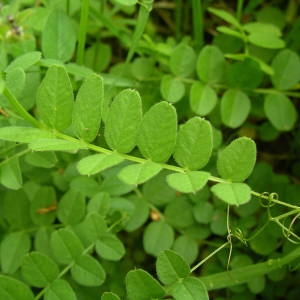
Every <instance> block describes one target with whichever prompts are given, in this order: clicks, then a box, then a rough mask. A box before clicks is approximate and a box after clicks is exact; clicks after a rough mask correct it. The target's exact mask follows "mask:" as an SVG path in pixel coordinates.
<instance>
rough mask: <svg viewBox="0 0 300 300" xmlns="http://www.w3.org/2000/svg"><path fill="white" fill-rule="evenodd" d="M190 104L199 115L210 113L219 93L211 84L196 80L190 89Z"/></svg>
mask: <svg viewBox="0 0 300 300" xmlns="http://www.w3.org/2000/svg"><path fill="white" fill-rule="evenodd" d="M189 100H190V106H191V109H192V111H193V112H194V113H195V114H197V115H199V116H206V115H208V114H209V113H210V112H211V111H212V110H213V109H214V108H215V106H216V104H217V100H218V98H217V93H216V92H215V90H214V89H213V88H212V87H211V86H210V85H209V84H203V83H202V82H200V81H196V82H194V83H193V84H192V86H191V89H190V97H189Z"/></svg>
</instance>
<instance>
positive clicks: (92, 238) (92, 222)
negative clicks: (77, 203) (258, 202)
mask: <svg viewBox="0 0 300 300" xmlns="http://www.w3.org/2000/svg"><path fill="white" fill-rule="evenodd" d="M78 226H79V227H80V236H83V237H84V239H85V240H86V241H87V244H88V245H90V244H91V243H95V242H96V241H97V240H98V239H99V238H101V237H102V236H103V235H104V234H106V232H107V225H106V222H105V219H104V217H103V216H102V215H100V214H99V213H97V212H91V213H89V214H88V215H87V216H86V218H85V219H84V221H83V222H82V223H80V224H79V225H78ZM77 229H78V228H77Z"/></svg>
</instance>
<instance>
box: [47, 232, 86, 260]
mask: <svg viewBox="0 0 300 300" xmlns="http://www.w3.org/2000/svg"><path fill="white" fill-rule="evenodd" d="M50 245H51V249H52V252H53V254H54V256H55V258H56V260H57V261H58V262H59V263H62V264H66V265H67V264H70V263H72V262H73V261H75V260H76V259H77V258H78V257H79V256H80V255H81V253H82V252H83V250H84V249H83V246H82V244H81V241H80V240H79V238H78V237H77V236H76V235H75V234H74V233H73V232H72V231H70V230H68V229H65V228H61V229H59V230H56V231H54V232H53V233H52V234H51V240H50Z"/></svg>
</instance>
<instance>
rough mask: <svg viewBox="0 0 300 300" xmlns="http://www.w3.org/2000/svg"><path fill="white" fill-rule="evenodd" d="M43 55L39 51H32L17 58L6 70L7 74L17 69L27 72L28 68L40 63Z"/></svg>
mask: <svg viewBox="0 0 300 300" xmlns="http://www.w3.org/2000/svg"><path fill="white" fill-rule="evenodd" d="M41 56H42V53H41V52H39V51H32V52H27V53H25V54H22V55H20V56H18V57H17V58H15V59H14V60H13V61H12V62H11V63H10V64H9V65H8V67H7V68H6V69H5V72H9V71H11V70H12V69H15V68H22V69H23V70H24V71H26V70H27V69H28V68H30V67H31V66H33V65H34V64H36V63H37V62H39V61H40V59H41Z"/></svg>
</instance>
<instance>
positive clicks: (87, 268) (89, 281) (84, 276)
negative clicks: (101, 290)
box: [71, 254, 106, 286]
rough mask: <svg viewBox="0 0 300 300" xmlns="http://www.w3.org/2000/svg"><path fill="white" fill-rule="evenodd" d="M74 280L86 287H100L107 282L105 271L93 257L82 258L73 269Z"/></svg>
mask: <svg viewBox="0 0 300 300" xmlns="http://www.w3.org/2000/svg"><path fill="white" fill-rule="evenodd" d="M71 275H72V277H73V279H74V280H75V281H76V282H77V283H79V284H80V285H84V286H100V285H101V284H103V282H104V281H105V277H106V275H105V270H104V269H103V267H102V266H101V264H100V263H99V262H98V261H97V260H96V259H95V258H93V257H92V256H90V255H87V254H84V255H82V256H80V257H79V258H78V259H77V261H76V263H75V265H73V267H72V268H71Z"/></svg>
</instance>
